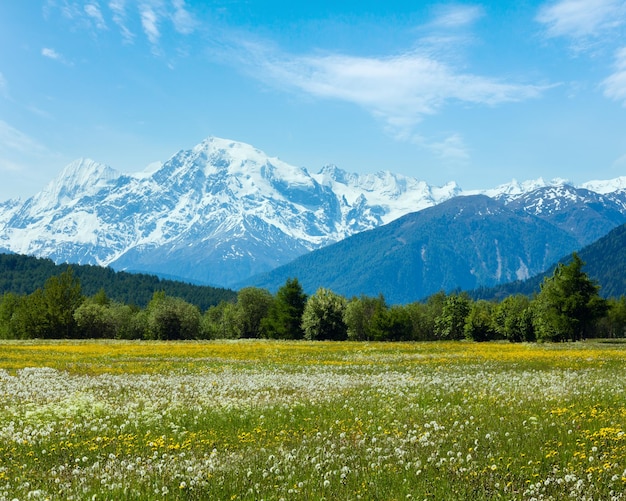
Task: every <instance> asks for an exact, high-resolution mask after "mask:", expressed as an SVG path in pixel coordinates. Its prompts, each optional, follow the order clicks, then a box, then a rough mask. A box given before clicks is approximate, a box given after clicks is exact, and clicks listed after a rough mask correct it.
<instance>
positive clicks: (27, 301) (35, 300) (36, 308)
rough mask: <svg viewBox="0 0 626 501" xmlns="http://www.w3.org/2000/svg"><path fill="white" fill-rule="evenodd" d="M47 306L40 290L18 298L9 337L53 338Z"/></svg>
mask: <svg viewBox="0 0 626 501" xmlns="http://www.w3.org/2000/svg"><path fill="white" fill-rule="evenodd" d="M47 313H48V306H47V304H46V300H45V297H44V293H43V290H42V289H36V290H35V292H33V293H32V294H29V295H28V296H23V297H21V298H20V301H19V303H18V304H17V306H16V308H15V310H14V311H13V316H12V317H11V324H10V331H11V337H13V338H16V339H43V338H50V337H53V336H52V335H51V331H50V326H49V323H48V315H47Z"/></svg>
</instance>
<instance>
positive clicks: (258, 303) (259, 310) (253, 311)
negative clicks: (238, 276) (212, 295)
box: [237, 287, 274, 338]
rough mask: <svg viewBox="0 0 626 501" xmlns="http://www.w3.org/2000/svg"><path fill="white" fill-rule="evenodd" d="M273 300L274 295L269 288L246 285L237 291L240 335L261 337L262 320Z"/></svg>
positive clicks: (243, 336)
mask: <svg viewBox="0 0 626 501" xmlns="http://www.w3.org/2000/svg"><path fill="white" fill-rule="evenodd" d="M273 301H274V297H273V296H272V294H271V293H270V292H269V291H268V290H267V289H259V288H256V287H245V288H243V289H241V290H240V291H239V292H238V293H237V307H238V312H237V313H238V315H239V317H240V318H239V321H238V322H237V324H238V326H239V329H240V333H239V337H242V338H258V337H261V334H262V331H261V322H262V320H263V319H264V318H265V317H267V314H268V311H269V309H270V306H271V305H272V303H273Z"/></svg>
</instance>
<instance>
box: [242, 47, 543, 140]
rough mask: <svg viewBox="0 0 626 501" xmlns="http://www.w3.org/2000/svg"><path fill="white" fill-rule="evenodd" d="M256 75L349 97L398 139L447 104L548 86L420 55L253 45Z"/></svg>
mask: <svg viewBox="0 0 626 501" xmlns="http://www.w3.org/2000/svg"><path fill="white" fill-rule="evenodd" d="M247 50H248V51H249V52H248V55H247V57H248V58H249V60H248V61H244V64H248V65H249V66H250V68H249V69H250V70H251V71H250V74H251V75H253V76H255V77H257V78H262V79H265V80H266V81H268V82H269V83H270V84H272V85H274V86H282V87H287V88H291V89H292V90H293V89H295V90H298V91H301V92H305V93H307V94H309V95H312V96H315V97H320V98H327V99H339V100H343V101H347V102H350V103H353V104H355V105H358V106H360V107H362V108H363V109H365V110H367V111H368V112H369V113H371V114H372V115H373V116H375V117H378V118H379V119H381V120H382V121H383V122H384V123H385V124H386V126H387V127H388V128H389V130H391V131H395V134H396V135H397V136H398V137H402V138H405V139H407V138H410V137H411V136H412V134H413V132H412V129H413V127H414V126H415V125H416V124H417V123H418V122H420V121H421V120H422V119H423V117H424V116H426V115H433V114H435V113H438V112H439V111H440V110H441V109H442V108H443V107H444V106H445V105H446V104H451V103H455V102H456V103H465V104H476V105H487V106H494V105H498V104H501V103H506V102H514V101H521V100H525V99H530V98H535V97H538V96H540V95H541V93H542V92H543V91H544V90H545V88H546V87H541V86H536V85H523V84H515V83H507V82H503V81H499V80H497V79H492V78H488V77H482V76H479V75H473V74H470V73H462V72H458V71H456V70H455V69H454V68H452V67H450V66H448V65H447V64H445V63H443V62H441V61H438V60H436V59H433V58H432V57H429V56H428V55H424V54H420V53H416V52H413V53H407V54H401V55H397V56H392V57H387V58H374V57H370V58H366V57H354V56H346V55H324V56H301V57H298V56H282V57H281V56H280V55H276V54H273V53H271V52H269V51H267V50H266V49H264V48H263V47H261V46H259V45H248V46H247Z"/></svg>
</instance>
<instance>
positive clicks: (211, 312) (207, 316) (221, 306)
mask: <svg viewBox="0 0 626 501" xmlns="http://www.w3.org/2000/svg"><path fill="white" fill-rule="evenodd" d="M240 318H241V314H240V310H239V308H238V307H237V305H235V304H233V303H231V302H229V301H221V302H220V303H218V304H217V305H215V306H211V307H210V308H209V309H208V310H207V311H205V312H204V315H202V324H201V325H202V328H201V337H202V338H204V339H236V338H238V337H239V335H240V333H241V329H240V328H239V327H238V322H239V319H240Z"/></svg>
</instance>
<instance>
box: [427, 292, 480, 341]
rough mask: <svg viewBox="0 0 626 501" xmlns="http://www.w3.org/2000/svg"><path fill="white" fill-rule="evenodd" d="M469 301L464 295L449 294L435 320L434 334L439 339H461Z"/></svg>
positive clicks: (469, 304)
mask: <svg viewBox="0 0 626 501" xmlns="http://www.w3.org/2000/svg"><path fill="white" fill-rule="evenodd" d="M470 306H471V303H470V299H469V298H468V297H467V296H466V295H465V294H450V295H449V296H447V297H446V299H445V301H444V302H443V307H442V309H441V314H440V315H439V316H438V317H437V319H436V320H435V332H436V333H437V336H438V337H439V338H440V339H455V340H459V339H463V338H464V337H465V319H466V318H467V315H468V314H469V312H470Z"/></svg>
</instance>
